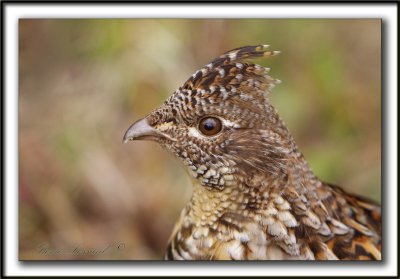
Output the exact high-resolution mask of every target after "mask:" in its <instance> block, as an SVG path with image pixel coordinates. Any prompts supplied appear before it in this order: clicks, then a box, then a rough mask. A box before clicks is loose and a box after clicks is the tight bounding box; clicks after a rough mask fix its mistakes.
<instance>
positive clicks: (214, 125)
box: [199, 117, 222, 136]
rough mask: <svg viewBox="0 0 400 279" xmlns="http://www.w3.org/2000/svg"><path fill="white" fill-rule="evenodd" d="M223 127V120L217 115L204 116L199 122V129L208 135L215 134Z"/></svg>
mask: <svg viewBox="0 0 400 279" xmlns="http://www.w3.org/2000/svg"><path fill="white" fill-rule="evenodd" d="M221 129H222V123H221V120H219V119H218V118H215V117H204V118H203V119H201V120H200V122H199V130H200V132H202V133H203V134H204V135H206V136H214V135H216V134H218V133H219V132H220V131H221Z"/></svg>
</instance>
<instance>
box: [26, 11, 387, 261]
mask: <svg viewBox="0 0 400 279" xmlns="http://www.w3.org/2000/svg"><path fill="white" fill-rule="evenodd" d="M380 24H381V22H380V21H379V20H361V19H359V20H311V19H307V20H306V19H304V20H283V19H281V20H279V19H278V20H258V19H257V20H255V19H247V20H150V19H148V20H147V19H146V20H144V19H142V20H20V22H19V32H20V37H19V90H20V91H19V156H20V157H19V182H20V185H19V187H20V188H19V197H20V204H19V206H20V207H19V225H20V226H19V234H20V235H19V240H20V241H19V247H20V259H161V257H162V254H163V251H164V247H165V245H166V243H167V240H168V237H169V234H170V232H171V230H172V227H173V225H174V222H175V220H176V219H177V217H178V215H179V212H180V210H181V208H183V206H184V205H185V203H186V202H187V201H188V199H189V198H190V194H191V187H190V181H189V179H188V178H187V177H186V174H185V173H184V170H183V168H182V167H180V165H179V163H178V162H177V161H176V160H175V159H174V158H173V157H172V155H169V154H167V153H166V152H164V151H162V150H161V148H159V147H158V146H157V145H156V144H155V143H151V142H133V143H129V144H126V145H123V144H122V136H123V134H124V132H125V130H126V129H127V128H128V127H129V125H130V124H131V123H132V122H133V121H134V120H136V119H138V118H140V117H143V116H145V115H146V114H147V113H148V112H150V111H151V110H152V109H154V108H156V107H157V106H158V105H160V104H162V102H163V101H164V99H165V98H166V97H168V96H169V95H170V94H171V93H172V92H173V91H174V90H175V89H176V88H177V87H178V86H179V85H180V84H181V83H183V82H184V81H185V80H186V78H187V77H189V76H190V75H191V74H192V73H193V72H194V71H195V70H196V69H197V68H199V67H200V66H203V65H205V64H207V63H208V62H209V61H210V60H211V59H213V58H214V57H216V56H218V55H219V54H221V53H222V52H225V51H227V50H229V49H232V48H236V47H239V46H244V45H252V44H269V45H271V49H274V50H281V51H282V54H281V55H279V56H276V57H273V58H271V59H268V60H266V61H263V60H261V61H257V62H258V63H260V64H262V65H264V66H267V65H268V67H271V68H272V70H271V75H272V76H273V77H276V78H279V79H281V80H282V81H283V83H282V84H281V85H279V86H277V87H276V88H275V89H274V90H273V93H272V94H271V100H272V103H273V104H274V105H275V106H276V107H277V109H278V110H279V112H280V114H281V117H282V118H283V119H284V120H285V122H286V123H287V125H288V126H289V129H290V130H291V131H292V133H293V135H294V137H295V139H296V140H297V143H298V145H299V146H300V148H301V150H302V151H303V153H304V155H305V157H306V158H307V159H308V161H309V162H310V164H311V167H312V168H313V170H314V171H315V172H316V174H317V175H318V176H319V177H320V178H321V179H322V180H325V181H329V182H331V183H334V184H339V185H342V186H343V187H344V188H345V189H346V190H348V191H351V192H354V193H357V194H361V195H364V196H367V197H370V198H372V199H374V200H377V201H379V200H380V192H381V182H380V181H381V168H380V166H381V70H380V69H381V60H380V57H381V43H380V38H381V29H380V28H381V26H380ZM107 247H108V248H107ZM74 249H75V251H74Z"/></svg>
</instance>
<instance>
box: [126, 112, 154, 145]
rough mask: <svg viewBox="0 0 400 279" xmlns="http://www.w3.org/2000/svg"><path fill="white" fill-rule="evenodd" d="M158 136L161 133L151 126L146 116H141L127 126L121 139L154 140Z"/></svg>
mask: <svg viewBox="0 0 400 279" xmlns="http://www.w3.org/2000/svg"><path fill="white" fill-rule="evenodd" d="M160 136H161V133H160V132H159V131H158V130H157V129H155V128H153V127H151V126H150V125H149V123H148V122H147V119H146V118H142V119H140V120H138V121H136V122H135V123H133V124H132V125H131V126H130V127H129V129H128V130H127V131H126V132H125V135H124V138H123V141H124V143H126V142H128V141H130V140H141V139H144V140H146V139H147V140H156V139H157V138H159V137H160Z"/></svg>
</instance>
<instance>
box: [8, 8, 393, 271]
mask: <svg viewBox="0 0 400 279" xmlns="http://www.w3.org/2000/svg"><path fill="white" fill-rule="evenodd" d="M2 6H3V7H2V8H3V9H2V11H3V23H4V26H3V36H4V37H3V42H4V48H3V52H4V53H3V58H4V60H3V63H4V64H3V65H4V66H3V67H2V68H3V71H2V72H3V77H4V79H3V81H4V83H3V91H4V92H3V94H4V95H3V96H5V98H4V101H5V104H4V111H5V115H4V116H5V123H4V124H5V128H6V129H5V133H4V135H5V145H4V146H3V148H4V149H3V150H4V151H5V162H4V164H3V166H4V168H5V181H4V182H5V183H4V186H3V187H4V188H3V196H2V197H3V206H4V207H3V214H4V216H3V217H4V219H3V221H4V223H3V228H4V233H5V235H4V238H3V245H4V246H3V248H5V249H4V254H3V259H2V260H3V267H4V270H3V271H4V274H3V275H6V276H61V275H62V276H77V275H80V276H113V277H114V276H132V275H136V276H139V275H142V276H143V275H147V276H149V275H154V276H157V275H159V276H160V275H162V276H184V275H197V276H210V275H214V276H246V277H247V276H344V275H347V276H357V277H359V276H363V277H365V276H366V277H370V276H397V275H398V266H397V260H398V258H397V257H398V251H397V249H398V242H397V241H398V239H397V233H398V206H397V197H398V189H397V185H398V184H397V94H398V90H397V89H398V87H397V69H398V68H397V61H398V58H397V55H398V53H397V47H398V46H397V39H398V37H397V34H398V30H397V23H398V18H397V3H382V4H365V3H363V4H361V3H352V4H343V3H340V4H339V3H336V4H332V3H329V4H310V3H307V4H300V3H298V4H297V3H296V4H293V3H291V4H284V3H282V4H268V3H257V4H255V3H252V4H245V3H242V4H221V3H219V4H137V3H136V4H135V3H118V4H112V3H107V4H103V3H102V4H78V3H69V4H66V3H59V4H57V3H49V4H47V3H46V4H45V3H40V4H33V3H32V4H30V3H29V4H27V3H26V2H25V3H23V4H22V3H15V2H8V3H7V4H5V3H2ZM21 18H381V19H382V22H383V29H382V31H383V32H382V46H383V47H382V53H383V55H382V59H383V61H382V83H383V84H382V133H383V135H382V139H383V141H382V152H383V154H382V170H383V172H382V176H383V179H382V207H383V209H382V212H383V224H384V237H383V249H384V250H383V259H384V260H383V261H382V262H363V263H361V262H354V261H353V262H336V263H334V262H293V261H291V262H288V261H285V262H282V261H281V262H272V261H271V262H251V263H249V262H248V263H244V262H240V263H239V262H235V263H227V262H223V263H220V262H210V263H207V262H191V263H175V262H161V261H160V262H158V261H151V262H149V261H116V262H110V261H108V262H104V261H99V262H94V261H89V262H88V261H86V262H78V261H69V262H64V261H63V262H50V261H40V262H21V261H18V20H19V19H21Z"/></svg>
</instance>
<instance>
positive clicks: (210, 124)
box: [204, 120, 215, 131]
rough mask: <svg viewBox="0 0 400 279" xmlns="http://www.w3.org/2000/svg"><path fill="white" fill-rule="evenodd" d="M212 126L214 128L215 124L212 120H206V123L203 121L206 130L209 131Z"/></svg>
mask: <svg viewBox="0 0 400 279" xmlns="http://www.w3.org/2000/svg"><path fill="white" fill-rule="evenodd" d="M214 128H215V125H214V122H213V121H212V120H207V121H206V123H204V129H206V130H207V131H211V130H212V129H214Z"/></svg>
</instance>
